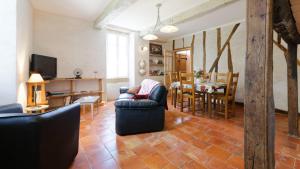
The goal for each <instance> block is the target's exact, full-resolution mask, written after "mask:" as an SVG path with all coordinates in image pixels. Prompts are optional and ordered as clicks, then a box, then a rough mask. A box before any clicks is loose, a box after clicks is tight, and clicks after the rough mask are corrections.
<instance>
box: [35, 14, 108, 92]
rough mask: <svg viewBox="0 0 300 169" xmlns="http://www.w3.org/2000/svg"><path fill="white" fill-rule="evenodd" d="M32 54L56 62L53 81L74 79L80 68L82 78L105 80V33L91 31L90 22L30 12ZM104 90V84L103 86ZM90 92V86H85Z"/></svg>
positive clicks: (91, 24)
mask: <svg viewBox="0 0 300 169" xmlns="http://www.w3.org/2000/svg"><path fill="white" fill-rule="evenodd" d="M33 30H34V42H33V53H36V54H41V55H48V56H52V57H56V58H57V62H58V65H57V66H58V69H57V77H64V78H65V77H74V75H73V70H74V69H75V68H81V69H82V70H83V77H89V78H90V77H95V74H94V71H97V72H98V73H97V78H103V79H105V76H106V59H105V57H106V49H105V47H106V41H105V37H106V36H105V30H103V31H100V30H97V29H94V27H93V22H88V21H84V20H80V19H77V18H71V17H65V16H59V15H54V14H50V13H46V12H41V11H34V28H33ZM103 87H104V90H106V89H105V82H104V85H103ZM86 88H89V89H90V90H95V89H92V88H93V85H91V86H86Z"/></svg>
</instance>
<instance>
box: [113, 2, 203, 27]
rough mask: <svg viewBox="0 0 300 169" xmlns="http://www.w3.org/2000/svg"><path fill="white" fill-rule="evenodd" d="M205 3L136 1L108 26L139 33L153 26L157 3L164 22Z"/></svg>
mask: <svg viewBox="0 0 300 169" xmlns="http://www.w3.org/2000/svg"><path fill="white" fill-rule="evenodd" d="M207 1H208V0H138V1H137V2H136V3H134V4H132V5H131V6H130V7H128V8H127V9H126V10H124V11H123V12H122V13H121V14H120V15H118V16H117V17H116V18H114V19H113V20H112V21H111V22H110V24H111V25H115V26H118V27H124V28H127V29H131V30H135V31H140V30H144V29H146V28H148V27H150V26H153V25H155V22H156V17H157V8H156V6H155V5H156V4H158V3H162V7H161V9H160V16H161V20H165V19H168V18H170V17H172V16H174V15H177V14H179V13H182V12H184V11H187V10H189V9H191V8H193V7H195V6H197V5H201V4H203V3H205V2H207Z"/></svg>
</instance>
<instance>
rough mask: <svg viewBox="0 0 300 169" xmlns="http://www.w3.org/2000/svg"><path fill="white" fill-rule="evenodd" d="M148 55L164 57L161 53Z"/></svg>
mask: <svg viewBox="0 0 300 169" xmlns="http://www.w3.org/2000/svg"><path fill="white" fill-rule="evenodd" d="M149 56H150V57H164V56H163V55H158V54H149Z"/></svg>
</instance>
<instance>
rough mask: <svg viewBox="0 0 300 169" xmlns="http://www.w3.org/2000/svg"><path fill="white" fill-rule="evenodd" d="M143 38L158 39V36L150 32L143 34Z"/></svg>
mask: <svg viewBox="0 0 300 169" xmlns="http://www.w3.org/2000/svg"><path fill="white" fill-rule="evenodd" d="M143 39H144V40H156V39H158V37H157V36H156V35H154V34H151V33H149V34H147V35H145V36H143Z"/></svg>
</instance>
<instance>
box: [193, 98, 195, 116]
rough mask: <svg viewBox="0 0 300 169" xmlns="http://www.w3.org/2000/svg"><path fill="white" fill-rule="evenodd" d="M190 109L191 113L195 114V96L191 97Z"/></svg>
mask: <svg viewBox="0 0 300 169" xmlns="http://www.w3.org/2000/svg"><path fill="white" fill-rule="evenodd" d="M192 104H193V105H192V106H193V107H192V111H193V115H195V98H193V99H192Z"/></svg>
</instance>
